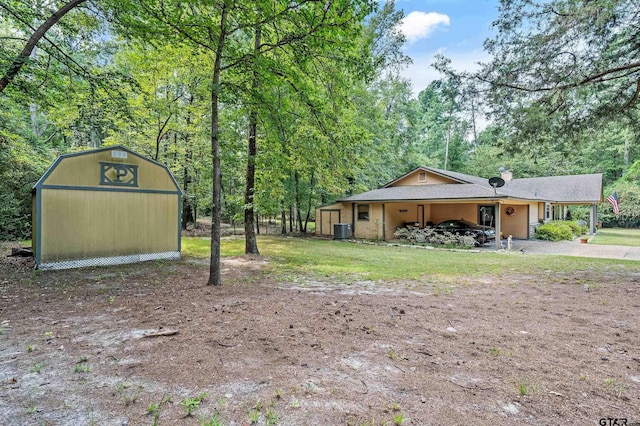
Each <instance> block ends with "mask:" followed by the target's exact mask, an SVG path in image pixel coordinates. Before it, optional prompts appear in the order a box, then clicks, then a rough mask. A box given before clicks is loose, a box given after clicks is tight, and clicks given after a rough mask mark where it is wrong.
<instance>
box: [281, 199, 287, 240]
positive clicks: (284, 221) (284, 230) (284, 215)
mask: <svg viewBox="0 0 640 426" xmlns="http://www.w3.org/2000/svg"><path fill="white" fill-rule="evenodd" d="M280 222H281V225H282V232H281V233H282V235H287V212H286V210H285V209H284V204H283V206H282V212H281V213H280Z"/></svg>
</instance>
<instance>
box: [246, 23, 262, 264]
mask: <svg viewBox="0 0 640 426" xmlns="http://www.w3.org/2000/svg"><path fill="white" fill-rule="evenodd" d="M260 40H261V33H260V26H259V25H258V26H257V27H256V35H255V43H254V52H255V55H256V56H257V55H259V52H260ZM258 86H259V82H258V73H257V70H254V75H253V91H254V92H256V91H257V90H258ZM255 109H256V107H255V106H251V110H250V111H249V142H248V146H247V185H246V188H245V191H244V241H245V244H244V254H255V255H258V256H259V255H260V251H259V250H258V241H257V239H256V233H255V229H254V227H255V223H254V217H255V209H254V205H253V198H254V193H255V182H256V153H257V150H258V149H257V144H256V131H257V127H258V113H257V112H256V110H255Z"/></svg>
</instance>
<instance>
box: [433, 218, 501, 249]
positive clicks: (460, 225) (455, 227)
mask: <svg viewBox="0 0 640 426" xmlns="http://www.w3.org/2000/svg"><path fill="white" fill-rule="evenodd" d="M433 228H434V229H435V230H436V231H437V232H445V231H446V232H451V233H452V234H456V235H471V236H472V237H473V238H474V239H475V240H476V245H477V246H481V245H483V244H486V243H488V242H489V241H495V239H496V230H495V228H492V227H490V226H484V225H477V224H475V223H472V222H468V221H466V220H445V221H444V222H440V223H439V224H437V225H436V226H434V227H433Z"/></svg>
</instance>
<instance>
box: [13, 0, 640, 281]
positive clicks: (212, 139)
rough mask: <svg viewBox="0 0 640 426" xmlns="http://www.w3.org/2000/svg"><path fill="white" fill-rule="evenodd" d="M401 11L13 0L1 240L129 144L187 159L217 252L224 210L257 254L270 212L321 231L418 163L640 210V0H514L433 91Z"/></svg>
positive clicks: (610, 219)
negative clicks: (585, 190)
mask: <svg viewBox="0 0 640 426" xmlns="http://www.w3.org/2000/svg"><path fill="white" fill-rule="evenodd" d="M402 18H403V13H402V12H401V11H398V10H396V5H395V4H394V3H393V2H392V1H389V2H386V3H384V4H383V5H381V4H380V3H379V2H378V1H374V0H322V1H320V0H297V1H289V2H278V1H272V0H256V1H254V2H245V1H240V0H204V1H198V2H177V1H169V0H122V1H120V0H118V1H115V0H104V1H92V0H71V1H69V0H67V1H42V0H30V1H26V0H0V78H1V79H0V179H1V182H2V184H1V185H0V240H14V239H21V238H29V236H30V226H31V219H30V212H31V205H30V204H31V187H32V186H33V185H34V184H35V182H36V181H37V179H38V178H39V177H40V176H41V175H42V173H43V172H44V171H45V170H46V168H47V167H48V166H49V165H50V164H51V163H52V161H53V160H54V159H55V157H56V156H57V155H60V154H63V153H67V152H72V151H77V150H83V149H88V148H95V147H99V146H107V145H113V144H122V145H125V146H127V147H129V148H131V149H133V150H135V151H138V152H140V153H142V154H144V155H146V156H148V157H150V158H153V159H155V160H157V161H159V162H161V163H163V164H166V165H167V166H168V167H169V168H170V169H171V170H172V172H173V173H174V175H175V177H176V179H177V180H178V182H179V184H180V185H181V186H182V188H183V190H184V192H185V197H184V208H183V215H182V216H183V221H184V223H183V226H184V227H186V226H187V225H188V222H193V221H194V220H195V218H196V217H199V216H211V217H212V221H213V231H212V259H214V260H215V259H216V257H219V239H220V223H221V222H229V223H230V222H234V223H243V224H244V226H245V229H246V235H247V238H246V241H247V243H246V251H247V253H256V254H257V253H259V250H258V246H257V242H256V239H255V230H254V228H255V226H254V221H255V218H256V217H268V218H271V217H278V218H282V219H283V220H282V226H283V231H284V232H296V231H303V232H304V231H306V229H307V224H308V222H309V220H310V219H312V215H313V213H314V209H315V207H316V206H318V205H320V204H325V203H329V202H331V201H332V200H334V199H336V198H337V197H340V196H343V195H345V194H351V193H355V192H359V191H363V190H368V189H372V188H375V187H378V186H380V185H381V184H383V183H386V182H388V181H390V180H392V179H393V178H394V177H397V176H399V175H401V174H402V173H404V172H407V171H409V170H411V169H412V168H414V167H416V166H419V165H424V166H433V167H438V168H444V169H448V170H454V171H459V172H464V173H470V174H474V175H480V176H484V177H489V176H492V175H495V174H496V171H497V169H498V168H499V167H500V166H505V167H508V168H510V169H512V170H513V171H514V174H515V177H529V176H542V175H551V174H554V175H564V174H576V173H595V172H601V173H603V174H604V179H605V182H604V183H605V187H606V190H605V191H606V192H610V191H612V190H614V189H615V190H617V191H618V194H619V196H620V199H621V214H620V215H619V216H617V217H614V216H613V214H612V213H611V212H610V209H609V208H608V207H607V206H602V209H601V217H602V218H603V220H604V221H605V224H610V225H620V226H637V225H638V224H639V223H640V186H639V185H638V179H639V178H640V162H637V161H638V160H640V155H639V154H640V152H639V147H638V141H639V134H640V126H639V119H640V114H639V111H638V102H639V100H640V99H639V98H640V96H639V94H640V34H639V33H640V26H638V22H640V4H639V3H638V2H637V1H628V0H627V1H621V0H618V1H615V0H613V1H606V2H605V1H595V2H594V1H572V0H551V1H548V2H541V4H538V3H536V2H530V1H525V0H509V1H507V0H504V1H502V2H501V6H500V10H499V17H498V19H497V20H496V21H495V22H494V24H493V25H494V30H495V34H496V36H495V37H494V38H493V39H490V40H487V41H485V49H486V51H487V52H488V53H490V54H491V57H492V60H491V62H488V63H486V64H483V66H482V67H481V69H480V70H479V71H478V72H476V73H473V74H471V73H464V72H458V71H456V70H453V69H451V65H450V62H449V60H448V59H447V58H445V57H440V58H438V61H437V63H436V65H435V66H436V68H437V69H438V70H439V71H440V72H441V78H440V79H439V80H436V81H433V82H432V83H431V84H430V85H429V86H428V87H427V88H426V89H424V90H423V91H422V92H420V93H419V94H418V96H417V97H415V96H413V95H412V87H411V85H410V83H409V82H408V81H406V80H405V79H403V78H401V77H400V74H399V71H400V70H401V69H402V67H403V66H404V65H406V64H407V63H408V61H409V58H407V57H406V56H404V54H403V52H402V46H403V43H404V36H403V35H402V33H401V32H400V31H399V29H398V28H399V25H398V24H399V23H400V21H401V19H402ZM487 120H489V122H490V123H491V124H490V125H489V126H488V127H486V128H484V129H480V126H479V124H480V123H482V122H486V121H487ZM606 195H608V194H605V197H606ZM576 214H580V212H576ZM211 268H212V269H211V274H212V278H211V279H210V283H212V284H218V283H219V268H218V269H217V270H216V264H215V262H212V266H211Z"/></svg>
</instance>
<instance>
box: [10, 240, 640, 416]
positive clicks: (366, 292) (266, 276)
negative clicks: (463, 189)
mask: <svg viewBox="0 0 640 426" xmlns="http://www.w3.org/2000/svg"><path fill="white" fill-rule="evenodd" d="M5 251H6V250H5ZM3 256H4V255H3ZM223 267H224V270H223V277H224V282H225V285H224V286H223V287H222V288H211V287H207V286H205V285H204V284H205V282H206V279H207V271H208V267H207V266H206V265H202V264H198V263H195V262H190V261H189V260H183V261H180V262H173V263H169V262H167V263H155V262H151V263H146V264H141V265H131V266H124V267H123V266H121V267H114V268H95V269H86V270H75V271H64V272H45V273H42V274H39V273H36V272H34V271H33V270H32V269H31V264H29V262H28V261H25V260H22V259H14V258H11V259H7V258H4V257H3V259H2V260H1V261H0V333H1V335H0V419H2V420H0V423H2V424H6V425H42V424H44V425H90V424H95V425H152V424H159V425H170V424H184V425H199V424H203V425H204V424H210V425H215V424H225V425H249V424H259V425H265V424H281V425H345V424H347V425H374V424H375V425H379V424H387V425H394V424H405V425H429V424H458V425H459V424H474V425H481V424H486V425H494V424H535V425H549V424H581V425H586V424H605V423H601V420H600V419H603V418H604V419H608V418H610V419H623V418H626V419H627V422H628V423H627V424H632V423H634V422H640V276H637V275H633V276H619V275H618V276H612V275H611V274H609V273H608V272H607V271H605V270H602V271H589V272H588V273H587V272H585V273H583V274H575V273H571V274H567V275H565V276H561V275H560V276H559V275H557V274H556V275H551V274H544V275H541V276H526V277H523V276H509V275H506V276H486V277H483V278H482V279H464V280H459V281H456V282H448V283H437V282H432V281H430V280H429V279H428V278H425V281H424V282H398V283H382V284H380V283H378V284H375V285H374V284H373V283H351V284H343V283H340V282H333V281H331V280H330V281H327V282H318V281H313V280H311V279H308V278H307V279H305V277H295V278H294V277H291V278H290V279H287V280H283V279H282V278H279V279H277V278H276V277H278V276H279V275H278V274H276V273H275V272H276V271H274V267H273V266H272V265H271V264H270V263H269V262H268V260H267V259H259V260H255V259H250V258H244V257H240V258H231V259H225V260H224V265H223ZM199 397H200V398H199ZM188 411H192V412H191V414H190V415H187V412H188ZM216 421H218V422H219V423H216ZM606 421H607V422H609V420H606ZM606 424H613V423H611V422H610V423H606ZM617 424H622V423H621V422H620V421H619V423H617Z"/></svg>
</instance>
